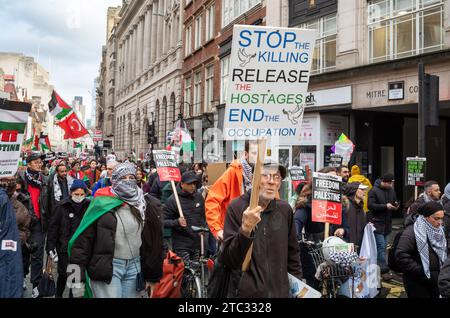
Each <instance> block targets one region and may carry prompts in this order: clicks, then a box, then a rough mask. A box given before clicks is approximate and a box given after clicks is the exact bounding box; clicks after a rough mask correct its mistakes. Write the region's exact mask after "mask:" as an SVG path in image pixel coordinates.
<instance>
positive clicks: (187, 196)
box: [164, 186, 206, 251]
mask: <svg viewBox="0 0 450 318" xmlns="http://www.w3.org/2000/svg"><path fill="white" fill-rule="evenodd" d="M177 191H178V197H179V199H180V205H181V208H182V210H183V214H184V218H185V219H186V223H187V227H182V226H181V225H180V224H179V222H178V219H179V218H180V214H179V212H178V207H177V203H176V201H175V197H174V196H173V195H171V196H170V197H169V199H167V202H166V204H165V208H164V226H165V227H167V228H171V229H172V246H173V249H174V250H179V249H184V250H190V251H195V250H199V249H200V236H199V235H198V234H196V233H194V232H193V231H192V229H191V226H202V227H204V226H206V217H205V200H204V199H203V196H202V195H201V194H200V193H198V192H194V193H192V194H191V193H187V192H185V191H182V190H181V187H180V186H178V187H177Z"/></svg>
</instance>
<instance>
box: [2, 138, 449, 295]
mask: <svg viewBox="0 0 450 318" xmlns="http://www.w3.org/2000/svg"><path fill="white" fill-rule="evenodd" d="M257 150H258V149H257V147H256V145H255V144H252V143H249V142H246V145H245V150H244V151H243V153H242V155H241V156H240V157H238V158H237V159H236V160H234V161H233V162H231V163H230V164H229V166H228V168H227V169H226V170H225V171H224V172H223V174H222V175H221V176H220V177H219V178H218V180H216V181H215V182H214V183H213V184H211V185H209V186H208V176H207V172H206V171H207V169H206V167H207V165H206V164H205V163H197V164H194V165H188V164H184V163H181V164H180V171H181V175H182V176H181V181H180V182H177V183H176V184H175V187H173V186H172V184H171V183H170V182H167V181H161V179H160V176H159V175H158V173H157V170H156V168H155V166H154V164H153V163H150V162H148V161H145V162H144V161H141V160H138V161H137V162H133V161H132V160H131V158H128V159H126V160H123V161H119V160H117V158H115V156H109V157H108V159H107V158H101V159H100V160H99V161H97V160H96V159H93V158H92V159H85V160H80V158H75V157H70V158H61V159H56V160H52V161H51V162H48V161H46V160H45V156H43V155H42V154H40V153H30V154H29V155H28V156H27V157H26V158H25V161H26V166H24V167H20V168H19V171H18V173H17V176H16V177H10V178H2V179H1V188H0V208H1V219H0V221H1V222H0V223H1V224H2V227H4V228H2V229H1V230H2V232H1V233H5V234H1V235H3V236H2V241H8V242H9V241H11V242H13V241H14V237H17V239H16V243H17V246H13V247H11V249H15V250H19V251H20V253H16V254H20V255H19V256H20V257H16V258H14V259H13V260H12V261H11V262H10V266H8V267H4V266H3V267H1V268H2V269H1V270H0V297H22V296H23V292H24V290H25V289H26V286H27V279H28V276H29V279H30V283H31V285H32V297H41V296H40V292H41V289H40V288H41V286H40V285H41V284H40V283H41V280H42V279H43V268H45V266H46V263H47V262H49V261H50V260H51V261H52V262H53V263H54V264H56V268H55V270H56V271H57V273H58V275H57V282H56V293H55V296H56V297H58V298H60V297H63V296H65V295H66V294H65V291H67V288H68V287H69V288H68V289H69V297H82V296H83V295H84V296H90V297H95V298H136V297H143V295H145V296H146V297H151V296H152V292H153V291H154V289H155V286H156V285H157V284H158V282H160V280H161V279H162V277H163V262H164V259H165V257H166V254H167V252H168V251H169V250H173V251H174V252H175V254H177V255H178V256H179V257H180V258H181V259H182V261H183V262H184V264H189V263H191V262H198V261H199V258H200V249H201V247H200V244H201V243H200V238H199V235H198V234H197V233H195V232H194V231H193V230H192V228H191V227H192V226H197V227H203V228H208V229H209V231H210V233H209V236H208V238H207V240H206V242H205V249H206V251H207V255H206V256H207V257H211V258H214V259H215V262H216V264H215V270H217V268H218V267H223V268H228V269H229V270H231V271H232V272H233V275H235V278H236V277H237V279H231V282H232V283H231V286H229V287H228V289H227V290H224V291H222V293H223V294H222V296H224V297H246V298H248V297H289V289H290V288H289V281H288V275H287V274H288V273H289V274H291V275H293V276H295V277H297V278H299V279H304V280H305V281H306V282H307V283H308V284H310V285H311V286H314V287H316V286H317V284H316V283H317V282H316V279H315V277H314V273H315V270H316V269H315V266H314V264H313V262H312V260H311V258H310V257H309V256H308V253H307V252H305V250H304V245H302V244H301V242H308V241H309V242H322V241H324V240H325V238H326V233H325V232H326V231H329V234H330V235H331V236H336V237H339V238H341V239H342V240H344V241H345V242H348V243H354V244H355V246H361V244H362V240H363V236H364V229H365V227H366V225H367V224H372V225H373V227H374V229H375V230H374V235H375V241H376V249H377V263H378V265H379V268H380V272H381V274H382V275H384V276H383V278H384V279H385V278H386V277H387V278H386V279H389V275H390V274H392V271H393V269H392V268H391V267H392V266H391V264H394V263H395V264H396V267H395V270H396V271H397V272H400V273H401V274H402V275H403V282H404V286H405V289H406V293H407V295H408V297H411V298H414V297H439V296H444V297H449V296H450V263H449V260H448V258H447V254H448V251H449V248H448V247H449V246H448V241H449V238H450V184H449V185H447V186H446V187H445V191H444V194H441V192H440V185H439V184H438V183H437V182H435V181H428V182H426V183H425V185H424V191H423V193H422V194H420V196H419V197H418V198H417V199H416V200H413V201H412V202H410V204H409V205H408V207H407V209H406V210H405V215H404V218H405V222H404V230H402V231H401V232H400V233H399V234H398V237H396V240H394V244H395V246H394V247H392V248H394V253H392V255H393V256H392V257H394V259H388V258H387V254H388V253H387V246H388V243H389V242H390V236H391V234H392V214H393V213H394V212H395V211H398V210H399V209H400V207H401V205H400V203H399V200H398V199H397V196H396V193H395V190H394V180H395V177H394V175H393V174H392V173H388V172H386V173H385V174H384V175H382V176H381V177H380V178H379V179H376V180H373V181H374V182H373V183H372V182H371V181H370V180H369V179H368V178H367V177H365V176H363V175H362V173H361V171H360V168H359V167H358V166H353V167H351V169H349V167H347V166H341V167H338V168H331V167H326V168H324V169H321V170H319V171H318V172H321V173H324V174H330V175H339V176H341V177H342V181H343V182H342V184H343V186H342V193H343V196H342V204H343V211H342V222H341V224H335V225H333V226H331V227H330V228H329V229H327V228H326V227H325V226H324V223H318V222H314V221H313V220H312V193H313V191H312V190H313V189H312V183H311V181H306V182H303V183H300V184H299V185H298V186H297V187H296V188H295V189H294V191H293V195H292V197H291V198H290V200H289V203H288V202H285V201H283V200H280V188H281V184H282V182H283V180H285V179H286V178H287V170H286V167H283V166H282V165H279V164H278V163H274V162H271V161H265V162H264V164H263V166H262V168H261V171H259V173H260V176H261V181H260V187H259V194H258V198H259V200H258V202H259V203H258V207H256V208H250V198H251V193H252V180H253V175H254V174H255V171H254V169H255V161H256V156H257ZM174 190H175V191H176V193H173V192H174ZM180 209H181V211H182V212H183V213H182V214H180ZM7 224H9V225H8V228H6V226H7ZM299 242H300V243H299ZM3 249H4V248H3V245H2V250H3ZM2 252H3V251H2ZM247 254H248V255H250V257H249V258H248V257H247V256H248V255H247ZM390 255H391V254H390ZM244 264H246V265H245V266H247V267H246V268H245V269H244V267H245V266H244ZM74 266H76V267H77V268H78V269H79V273H80V277H79V279H80V281H79V282H78V283H71V282H69V281H68V276H70V271H69V269H70V268H73V267H74ZM243 266H244V267H243ZM222 273H223V271H222ZM386 275H387V276H386ZM5 277H6V278H5Z"/></svg>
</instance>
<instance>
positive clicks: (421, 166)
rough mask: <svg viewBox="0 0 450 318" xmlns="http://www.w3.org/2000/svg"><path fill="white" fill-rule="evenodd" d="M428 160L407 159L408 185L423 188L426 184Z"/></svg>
mask: <svg viewBox="0 0 450 318" xmlns="http://www.w3.org/2000/svg"><path fill="white" fill-rule="evenodd" d="M426 165H427V158H418V157H415V158H414V157H412V158H406V185H409V186H415V187H421V186H423V185H424V184H425V177H426V176H425V169H426Z"/></svg>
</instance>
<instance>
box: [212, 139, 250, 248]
mask: <svg viewBox="0 0 450 318" xmlns="http://www.w3.org/2000/svg"><path fill="white" fill-rule="evenodd" d="M257 153H258V145H257V143H252V142H249V141H246V142H245V151H244V153H243V155H242V157H241V159H239V160H234V161H233V162H232V163H231V165H230V167H229V168H228V169H227V170H226V171H225V172H224V174H223V175H222V176H221V177H220V178H219V179H218V180H217V181H216V182H215V183H214V185H213V186H212V187H211V189H210V190H209V192H208V197H207V198H206V201H205V208H206V221H207V222H208V226H209V228H210V230H211V232H212V234H213V235H214V236H215V238H216V239H218V240H219V241H222V240H223V226H224V223H225V216H226V213H227V208H228V205H229V204H230V203H231V201H233V200H234V199H236V198H237V197H239V196H241V195H243V194H244V193H246V192H247V191H249V190H251V188H252V179H253V171H252V170H253V165H254V163H255V162H256V156H257Z"/></svg>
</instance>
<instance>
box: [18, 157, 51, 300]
mask: <svg viewBox="0 0 450 318" xmlns="http://www.w3.org/2000/svg"><path fill="white" fill-rule="evenodd" d="M43 156H44V157H45V155H41V154H40V153H32V154H30V155H29V156H28V157H27V159H26V161H27V169H26V170H25V172H24V173H22V174H21V175H20V176H19V177H20V178H21V179H22V180H23V181H24V182H23V184H24V185H25V188H23V189H22V191H23V192H25V193H28V194H29V196H30V201H29V202H30V204H29V206H28V207H27V208H28V210H29V211H32V212H33V214H34V215H35V216H36V219H35V221H34V222H33V224H32V226H31V236H30V243H31V244H33V246H34V247H35V248H34V250H33V251H32V252H31V283H32V285H33V292H32V296H33V298H36V297H38V295H39V292H38V290H37V286H38V285H39V282H40V280H41V278H42V267H43V258H44V242H45V233H46V232H47V225H48V217H49V215H48V206H47V202H48V197H47V180H46V178H45V177H44V176H43V175H42V173H41V168H42V160H43Z"/></svg>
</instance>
